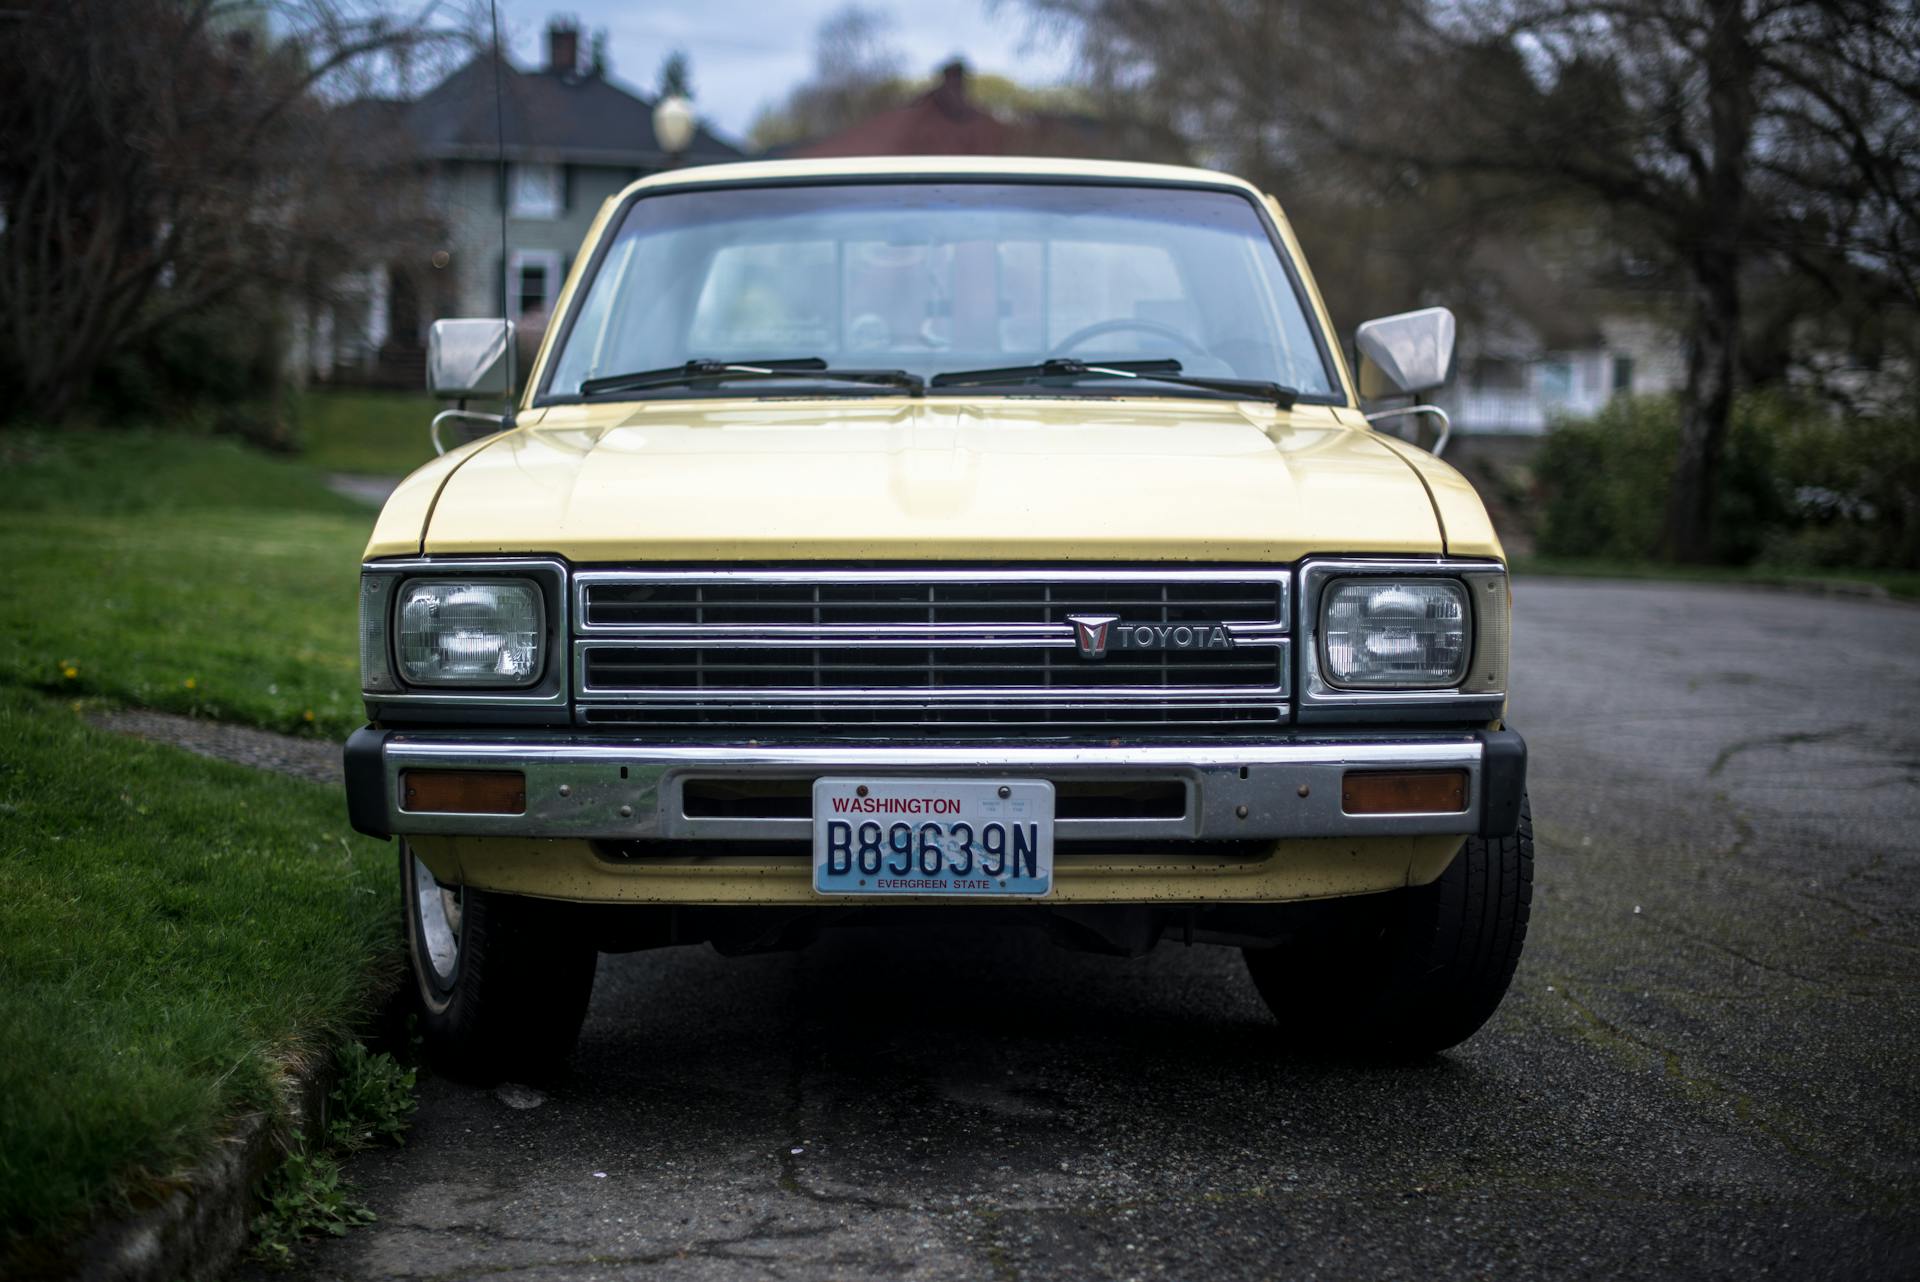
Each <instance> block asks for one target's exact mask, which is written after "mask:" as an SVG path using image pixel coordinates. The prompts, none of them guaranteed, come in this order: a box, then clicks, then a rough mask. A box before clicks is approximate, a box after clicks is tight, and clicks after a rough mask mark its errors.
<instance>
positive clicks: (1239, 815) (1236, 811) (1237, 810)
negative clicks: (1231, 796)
mask: <svg viewBox="0 0 1920 1282" xmlns="http://www.w3.org/2000/svg"><path fill="white" fill-rule="evenodd" d="M1233 817H1234V818H1235V819H1245V818H1246V817H1247V808H1246V807H1245V806H1235V807H1234V808H1233Z"/></svg>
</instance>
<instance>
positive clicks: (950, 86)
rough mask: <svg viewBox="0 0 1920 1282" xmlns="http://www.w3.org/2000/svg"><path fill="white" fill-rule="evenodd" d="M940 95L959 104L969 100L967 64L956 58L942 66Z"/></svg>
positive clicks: (956, 104)
mask: <svg viewBox="0 0 1920 1282" xmlns="http://www.w3.org/2000/svg"><path fill="white" fill-rule="evenodd" d="M937 92H938V93H939V95H940V96H941V97H942V98H943V99H945V100H946V101H947V102H950V103H952V104H954V105H955V106H959V105H961V104H963V103H965V102H966V100H967V64H966V63H965V62H962V61H961V60H960V59H958V58H955V59H954V60H953V61H952V62H949V63H948V64H947V65H946V66H944V67H942V68H940V87H939V89H938V90H937Z"/></svg>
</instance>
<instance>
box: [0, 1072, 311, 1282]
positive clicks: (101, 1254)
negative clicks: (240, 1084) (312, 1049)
mask: <svg viewBox="0 0 1920 1282" xmlns="http://www.w3.org/2000/svg"><path fill="white" fill-rule="evenodd" d="M332 1089H333V1072H332V1065H331V1063H330V1062H328V1063H325V1064H323V1066H321V1067H319V1068H306V1069H301V1068H294V1067H289V1068H288V1070H287V1076H286V1078H285V1080H284V1081H283V1083H282V1085H281V1097H282V1102H283V1107H284V1119H283V1121H284V1124H283V1125H276V1122H275V1119H274V1118H273V1117H271V1116H269V1115H268V1114H266V1113H250V1114H247V1115H246V1116H244V1117H242V1118H240V1119H239V1121H238V1122H237V1123H235V1125H234V1127H233V1129H232V1130H231V1131H229V1132H228V1133H227V1134H226V1135H225V1136H224V1137H223V1138H221V1139H220V1140H218V1141H216V1142H215V1144H214V1150H213V1153H212V1155H211V1156H210V1157H208V1158H207V1159H206V1160H205V1161H203V1162H201V1163H200V1164H199V1165H198V1166H195V1167H194V1168H192V1169H191V1170H189V1171H186V1172H185V1173H183V1174H181V1175H179V1176H178V1177H176V1178H175V1179H173V1180H170V1181H169V1188H168V1190H167V1191H166V1192H165V1193H164V1194H163V1195H161V1196H160V1199H159V1200H158V1201H157V1202H154V1203H151V1204H149V1205H145V1206H139V1207H136V1208H135V1209H133V1210H131V1211H113V1212H103V1213H101V1214H100V1215H97V1216H96V1217H95V1218H94V1220H93V1221H92V1223H90V1224H89V1225H88V1226H87V1227H86V1228H85V1229H83V1230H82V1231H81V1232H80V1233H78V1234H76V1235H75V1236H74V1237H73V1238H72V1239H70V1240H69V1241H68V1243H67V1244H66V1245H65V1246H64V1247H63V1248H59V1254H58V1256H57V1257H56V1258H54V1259H49V1260H46V1261H44V1262H36V1263H34V1264H30V1265H28V1266H27V1271H26V1272H24V1273H21V1274H18V1275H16V1276H18V1277H20V1278H22V1279H42V1278H44V1279H55V1278H85V1279H87V1280H88V1282H175V1279H180V1278H217V1277H221V1276H223V1275H225V1274H226V1273H227V1272H228V1271H229V1270H231V1269H232V1268H233V1266H234V1265H235V1264H236V1263H237V1262H238V1261H239V1259H240V1255H241V1253H242V1252H243V1251H245V1249H246V1246H247V1228H248V1224H249V1223H250V1222H251V1220H252V1218H253V1211H254V1200H253V1195H254V1190H255V1189H256V1188H257V1187H259V1185H260V1182H261V1181H262V1180H264V1179H266V1178H267V1176H268V1175H270V1174H272V1172H273V1170H274V1168H275V1167H276V1166H278V1165H279V1163H280V1160H281V1158H282V1157H283V1156H284V1155H285V1153H286V1151H287V1145H288V1143H289V1141H290V1140H291V1138H292V1133H293V1132H294V1131H295V1130H299V1131H302V1132H304V1133H305V1134H306V1135H307V1136H308V1137H309V1138H313V1137H317V1136H320V1135H323V1134H325V1127H326V1113H327V1096H328V1092H330V1091H331V1090H332Z"/></svg>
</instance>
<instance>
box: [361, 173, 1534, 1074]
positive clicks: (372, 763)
mask: <svg viewBox="0 0 1920 1282" xmlns="http://www.w3.org/2000/svg"><path fill="white" fill-rule="evenodd" d="M1453 337H1454V322H1453V317H1452V316H1451V314H1449V313H1447V312H1446V311H1444V310H1443V309H1439V308H1428V309H1425V310H1422V311H1415V312H1409V313H1406V314H1403V315H1400V316H1393V317H1387V318H1384V319H1381V320H1378V321H1373V322H1369V323H1368V324H1366V325H1363V326H1361V327H1360V329H1359V331H1358V333H1357V336H1356V340H1355V341H1356V349H1357V353H1358V358H1357V361H1356V362H1354V365H1353V367H1352V368H1350V366H1349V362H1348V360H1347V359H1346V356H1345V354H1344V353H1343V351H1342V348H1341V344H1340V342H1339V341H1338V340H1337V338H1336V336H1335V331H1334V329H1333V326H1332V324H1331V323H1330V321H1329V320H1328V317H1327V312H1326V308H1325V306H1324V304H1323V303H1322V302H1321V299H1320V296H1319V293H1318V291H1317V289H1316V288H1315V286H1314V283H1313V278H1312V276H1311V275H1310V274H1309V272H1308V270H1307V265H1306V261H1305V259H1304V258H1303V257H1302V255H1301V251H1300V247H1299V245H1298V244H1297V243H1296V242H1295V239H1294V235H1293V232H1292V229H1291V228H1290V227H1289V225H1288V222H1287V219H1286V216H1285V215H1284V214H1283V213H1282V212H1281V209H1280V206H1279V205H1278V204H1277V203H1276V202H1275V201H1274V200H1273V199H1272V198H1271V197H1269V196H1267V195H1264V194H1263V193H1261V192H1260V191H1259V190H1258V189H1257V188H1255V187H1253V186H1250V185H1249V184H1247V183H1245V182H1242V181H1239V180H1238V179H1235V178H1231V177H1227V176H1224V175H1222V174H1218V173H1212V172H1207V171H1203V170H1195V169H1181V168H1171V167H1163V166H1153V165H1137V164H1118V163H1088V162H1072V161H1058V160H1044V161H1043V160H1006V159H982V158H920V159H914V160H877V159H876V160H844V161H832V162H769V163H749V164H737V165H728V166H719V167H713V168H705V169H688V170H682V171H677V172H672V173H667V174H660V175H656V176H653V177H650V178H647V179H645V180H643V181H641V182H637V183H635V184H633V185H632V186H631V187H629V188H627V189H626V190H625V191H623V192H622V193H621V194H620V195H619V196H618V197H616V198H614V199H613V200H611V201H609V202H608V203H607V205H606V206H605V208H603V209H602V210H601V211H600V214H599V217H598V218H597V219H596V221H595V223H594V225H593V227H592V229H591V230H590V231H589V232H588V234H587V239H586V242H585V244H584V246H583V247H582V250H581V253H580V255H579V258H578V261H577V265H576V266H575V268H574V270H573V272H572V275H571V278H570V279H569V280H568V282H567V284H566V287H565V289H564V290H563V292H562V294H561V298H560V301H559V304H558V306H557V308H556V310H555V312H554V315H553V318H552V322H551V324H550V325H549V327H548V330H547V333H546V336H545V339H544V341H543V343H542V345H541V347H540V350H539V353H538V355H537V356H536V357H535V358H534V359H533V361H532V364H531V368H529V369H528V370H527V371H525V377H524V379H521V378H519V377H517V376H516V373H515V372H514V371H513V370H512V368H511V366H512V362H513V349H514V343H513V338H512V326H511V325H510V324H509V323H507V322H505V321H502V320H498V319H493V320H485V319H478V320H450V321H442V322H439V323H438V324H437V325H436V326H435V328H434V331H433V336H432V341H431V345H430V353H429V365H430V371H429V380H430V382H431V383H432V385H433V388H434V390H435V391H436V392H437V393H438V394H439V395H441V396H442V397H444V398H446V399H449V400H457V401H459V402H460V405H459V408H456V409H450V410H449V411H448V412H447V413H446V414H443V415H441V416H440V419H445V420H467V421H475V420H477V421H478V422H479V423H480V425H481V427H482V428H483V429H484V430H485V431H486V433H487V434H486V435H484V436H482V437H480V438H479V439H477V440H473V441H471V442H469V443H467V444H464V445H462V446H460V447H458V448H454V449H450V450H448V451H447V452H446V453H445V454H444V455H443V456H441V457H440V458H438V459H437V460H435V461H434V462H432V463H430V464H428V465H427V466H425V467H423V468H421V469H420V470H419V471H418V472H416V473H414V474H413V475H412V476H411V477H409V478H408V479H407V480H406V481H405V482H404V483H403V484H402V485H401V486H400V487H399V489H398V490H397V491H396V492H395V493H394V494H393V496H392V498H391V499H390V500H389V501H388V503H387V505H386V508H385V510H384V511H383V512H382V514H381V516H380V519H379V522H378V524H377V526H376V528H375V530H374V533H373V537H372V541H371V542H370V544H369V545H368V547H367V551H366V557H365V563H364V566H363V569H362V577H361V595H360V602H361V616H360V617H361V634H360V635H361V664H362V677H363V686H364V691H365V698H366V707H367V716H368V721H369V724H368V725H367V727H366V728H365V729H362V730H360V731H358V732H357V733H355V734H354V736H353V737H352V739H351V741H350V742H349V743H348V745H347V749H346V765H347V781H348V798H349V806H350V810H351V813H352V818H353V821H354V824H355V826H356V827H357V828H359V829H360V830H361V831H363V832H367V833H372V834H376V835H379V836H385V837H393V838H397V839H398V843H399V845H398V850H399V866H400V876H401V883H402V887H403V892H404V896H405V905H406V921H407V933H408V942H409V945H410V951H411V956H412V973H413V981H414V983H413V987H414V989H415V990H416V996H417V1000H418V1005H419V1010H420V1015H421V1026H422V1028H423V1030H424V1034H425V1037H426V1040H427V1043H428V1046H429V1048H430V1050H431V1051H432V1052H433V1054H434V1055H435V1056H436V1057H437V1058H438V1060H439V1061H440V1063H441V1064H442V1065H443V1066H445V1067H447V1068H448V1069H450V1070H452V1071H454V1072H457V1073H461V1074H465V1075H468V1076H471V1077H476V1078H490V1077H499V1076H503V1075H504V1076H514V1077H518V1078H522V1079H525V1078H528V1077H534V1076H538V1075H540V1074H543V1073H546V1072H550V1071H552V1070H554V1069H555V1068H557V1067H558V1066H559V1065H561V1064H562V1063H563V1062H564V1060H565V1057H566V1055H567V1054H568V1052H569V1051H570V1049H571V1047H572V1045H573V1042H574V1040H575V1037H576V1035H577V1033H578V1030H579V1027H580V1022H581V1019H582V1017H583V1014H584V1011H585V1009H586V1005H587V999H588V995H589V992H590V990H591V988H592V985H593V976H594V969H595V965H596V961H597V955H598V953H600V952H602V951H621V950H632V949H640V948H649V947H656V946H661V945H669V944H686V943H700V942H709V943H711V944H713V945H714V946H715V947H717V948H719V949H720V950H722V951H724V952H728V953H734V952H747V951H754V950H762V949H776V948H793V947H798V946H803V945H804V944H805V943H806V942H807V941H808V940H809V939H810V938H812V937H813V936H814V935H815V934H816V933H817V932H819V931H821V930H825V929H830V928H833V927H835V926H839V925H845V924H852V923H860V924H867V923H874V922H883V921H893V922H908V923H912V922H917V921H927V920H931V919H933V918H935V917H938V918H940V919H943V920H949V921H951V920H956V919H957V920H960V921H963V922H965V923H966V924H967V925H968V926H969V927H972V928H977V929H978V930H981V931H1002V930H1008V929H1014V928H1038V929H1044V930H1048V931H1050V932H1052V933H1053V934H1054V935H1055V936H1056V937H1057V938H1058V939H1060V940H1061V941H1063V942H1066V943H1070V944H1073V945H1077V946H1081V947H1086V948H1093V949H1100V950H1104V951H1107V952H1111V953H1115V954H1121V955H1138V954H1141V953H1144V952H1145V951H1147V950H1148V949H1151V948H1153V947H1154V946H1155V945H1156V944H1158V943H1161V942H1175V943H1209V944H1224V945H1228V946H1233V947H1238V948H1241V949H1243V950H1244V953H1245V957H1246V962H1247V966H1248V969H1249V971H1250V972H1251V975H1252V979H1253V982H1254V983H1255V984H1256V985H1257V986H1258V989H1259V991H1260V993H1261V995H1262V996H1263V997H1264V998H1265V1000H1266V1002H1267V1004H1268V1006H1269V1007H1270V1008H1271V1010H1272V1011H1273V1012H1274V1014H1275V1016H1276V1017H1277V1018H1278V1019H1279V1020H1280V1021H1281V1023H1282V1024H1283V1025H1284V1027H1285V1028H1286V1030H1287V1032H1288V1035H1289V1036H1290V1037H1293V1038H1295V1039H1297V1040H1298V1041H1299V1042H1300V1043H1301V1044H1303V1045H1332V1046H1339V1047H1346V1048H1370V1049H1373V1050H1376V1051H1386V1052H1392V1053H1401V1054H1404V1053H1426V1052H1432V1051H1437V1050H1440V1049H1443V1048H1445V1047H1448V1046H1451V1045H1453V1044H1455V1043H1457V1042H1459V1041H1461V1040H1462V1039H1464V1038H1466V1037H1467V1036H1469V1035H1471V1034H1472V1033H1473V1032H1474V1031H1475V1030H1476V1029H1477V1028H1479V1026H1480V1025H1481V1024H1482V1023H1483V1022H1484V1021H1485V1020H1486V1019H1487V1017H1488V1016H1489V1015H1490V1014H1491V1013H1492V1012H1493V1010H1494V1008H1495V1007H1496V1006H1497V1005H1498V1003H1499V1001H1500V999H1501V997H1502V995H1503V994H1504V992H1505V990H1506V987H1507V984H1508V982H1509V980H1510V979H1511V977H1512V974H1513V969H1514V965H1515V963H1516V961H1517V959H1518V957H1519V953H1520V949H1521V944H1522V942H1523V940H1524V938H1525V935H1526V926H1527V913H1528V904H1529V899H1530V897H1531V886H1532V860H1533V851H1532V838H1531V832H1530V820H1529V817H1528V813H1527V802H1526V793H1525V775H1526V748H1525V745H1524V743H1523V742H1522V741H1521V739H1520V738H1519V736H1518V735H1516V734H1515V733H1514V732H1513V731H1512V730H1510V729H1508V728H1507V727H1506V726H1505V724H1504V721H1503V718H1504V715H1505V710H1506V691H1507V680H1508V672H1509V668H1508V623H1509V612H1510V594H1509V590H1508V583H1507V572H1506V566H1505V563H1504V557H1503V554H1502V552H1501V548H1500V543H1499V540H1498V539H1497V537H1496V536H1495V534H1494V530H1493V527H1492V526H1491V524H1490V523H1489V522H1488V519H1487V515H1486V512H1485V510H1484V508H1483V507H1482V505H1481V503H1480V501H1479V499H1478V498H1477V497H1476V496H1475V494H1474V492H1473V490H1472V489H1471V488H1470V487H1469V486H1468V485H1467V484H1466V483H1465V482H1464V481H1463V480H1462V479H1461V477H1460V475H1459V474H1458V473H1457V472H1455V471H1454V470H1453V469H1452V468H1451V467H1449V466H1447V465H1446V464H1444V463H1442V462H1441V461H1439V459H1438V458H1436V457H1435V456H1434V455H1433V454H1432V453H1429V452H1427V451H1425V450H1422V449H1419V448H1416V447H1414V446H1413V445H1411V444H1408V443H1407V442H1406V441H1405V440H1403V439H1401V438H1400V437H1399V436H1398V435H1394V434H1390V433H1388V432H1384V431H1380V430H1376V429H1375V427H1374V426H1373V425H1372V422H1371V421H1370V419H1372V420H1380V419H1384V418H1386V417H1388V416H1396V415H1397V416H1404V415H1408V414H1410V413H1413V412H1415V411H1416V410H1418V411H1423V412H1424V411H1426V410H1427V408H1428V407H1417V406H1412V405H1409V404H1407V403H1406V400H1405V398H1410V397H1412V396H1414V395H1415V394H1417V393H1419V392H1420V391H1422V390H1424V389H1428V388H1432V387H1436V386H1438V385H1440V384H1441V383H1443V382H1444V381H1445V380H1446V378H1447V376H1448V372H1449V367H1450V365H1451V362H1452V349H1453ZM516 388H518V389H520V390H519V391H518V394H517V396H513V398H512V400H511V401H510V402H509V403H508V404H507V407H506V410H505V412H504V413H499V414H486V413H481V412H480V411H479V410H477V409H473V408H469V407H468V403H469V402H485V401H486V400H488V398H493V399H494V400H495V401H499V400H501V399H502V397H503V394H509V395H511V394H512V392H513V390H514V389H516ZM1362 397H1365V398H1366V402H1365V403H1366V404H1369V405H1372V406H1375V407H1376V409H1375V412H1374V413H1373V414H1372V415H1371V416H1370V415H1368V414H1367V413H1363V411H1362V404H1363V402H1362V399H1361V398H1362ZM1396 398H1400V399H1396ZM440 419H437V420H436V422H435V430H436V433H438V431H439V430H440V428H441V427H442V423H441V421H440ZM1401 421H1402V422H1406V421H1408V420H1406V419H1404V418H1402V420H1401ZM436 439H437V436H436ZM952 979H953V982H955V983H964V982H965V976H954V977H952ZM936 991H937V990H936Z"/></svg>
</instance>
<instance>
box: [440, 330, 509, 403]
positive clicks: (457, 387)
mask: <svg viewBox="0 0 1920 1282" xmlns="http://www.w3.org/2000/svg"><path fill="white" fill-rule="evenodd" d="M512 350H513V322H512V321H509V320H496V319H487V320H439V321H435V322H434V323H433V329H432V330H431V331H429V332H428V334H427V390H428V391H429V392H431V393H433V395H435V396H438V397H440V398H441V399H442V400H448V401H464V400H468V399H471V398H477V397H490V396H493V397H504V396H505V395H506V394H507V382H508V374H509V372H510V370H511V368H512V360H513V358H512V354H511V353H512Z"/></svg>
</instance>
